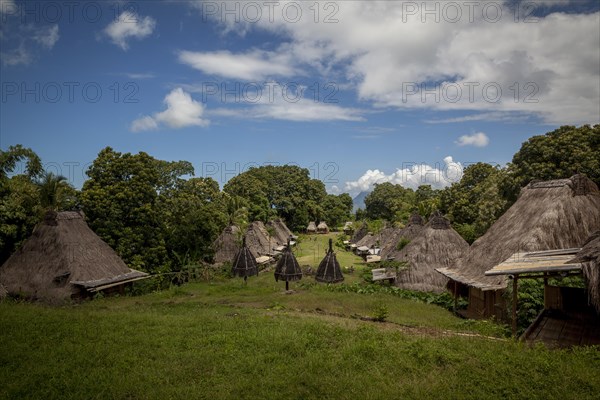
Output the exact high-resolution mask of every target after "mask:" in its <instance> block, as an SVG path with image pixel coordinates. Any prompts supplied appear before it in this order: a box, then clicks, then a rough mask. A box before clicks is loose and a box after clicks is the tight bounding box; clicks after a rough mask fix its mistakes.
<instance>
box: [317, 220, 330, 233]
mask: <svg viewBox="0 0 600 400" xmlns="http://www.w3.org/2000/svg"><path fill="white" fill-rule="evenodd" d="M317 232H319V233H329V227H328V226H327V224H326V223H325V222H324V221H321V222H320V223H319V225H317Z"/></svg>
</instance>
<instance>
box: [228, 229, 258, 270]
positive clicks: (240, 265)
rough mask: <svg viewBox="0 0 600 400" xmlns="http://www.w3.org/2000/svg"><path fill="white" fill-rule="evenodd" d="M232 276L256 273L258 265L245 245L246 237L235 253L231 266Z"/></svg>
mask: <svg viewBox="0 0 600 400" xmlns="http://www.w3.org/2000/svg"><path fill="white" fill-rule="evenodd" d="M231 273H232V274H233V276H239V277H241V278H247V277H249V276H252V275H258V266H257V265H256V259H255V258H254V256H253V255H252V253H251V252H250V250H249V249H248V247H247V246H246V239H245V238H244V240H243V242H242V248H241V249H240V250H239V251H238V253H237V254H236V255H235V258H234V260H233V265H232V266H231Z"/></svg>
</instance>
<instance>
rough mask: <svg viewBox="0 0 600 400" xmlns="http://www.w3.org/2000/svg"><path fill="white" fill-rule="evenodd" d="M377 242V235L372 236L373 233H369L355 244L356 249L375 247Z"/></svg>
mask: <svg viewBox="0 0 600 400" xmlns="http://www.w3.org/2000/svg"><path fill="white" fill-rule="evenodd" d="M378 240H379V236H378V235H374V234H373V233H371V232H369V233H367V234H366V235H365V236H363V238H362V239H360V240H359V241H358V242H356V247H357V248H358V247H368V248H371V246H375V245H376V244H377V241H378Z"/></svg>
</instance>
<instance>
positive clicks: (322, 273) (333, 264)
mask: <svg viewBox="0 0 600 400" xmlns="http://www.w3.org/2000/svg"><path fill="white" fill-rule="evenodd" d="M332 243H333V240H332V239H329V250H328V251H327V254H326V255H325V258H323V260H322V261H321V263H320V264H319V268H318V269H317V274H316V275H315V280H316V281H317V282H323V283H337V282H342V281H343V280H344V275H342V269H341V268H340V263H339V262H338V260H337V258H336V257H335V253H334V252H333V244H332Z"/></svg>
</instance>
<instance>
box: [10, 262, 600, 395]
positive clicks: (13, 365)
mask: <svg viewBox="0 0 600 400" xmlns="http://www.w3.org/2000/svg"><path fill="white" fill-rule="evenodd" d="M292 288H293V289H294V290H295V293H293V294H285V293H284V291H283V284H282V283H281V282H279V283H276V282H275V280H274V278H273V274H272V273H264V274H261V276H259V277H257V278H251V279H249V280H248V284H247V286H245V285H243V283H242V280H241V279H232V280H222V281H214V282H211V283H193V284H188V285H185V286H182V287H176V288H172V289H170V290H166V291H163V292H157V293H153V294H149V295H145V296H140V297H117V298H104V299H97V300H94V301H90V302H86V303H83V304H78V305H77V304H76V305H65V306H63V307H54V308H52V307H47V306H44V305H40V304H29V303H16V302H4V303H0V382H1V384H0V398H10V399H13V398H15V399H16V398H18V399H28V398H29V399H56V398H61V399H63V398H67V399H69V398H71V399H111V398H114V399H172V398H173V399H178V398H185V399H202V398H207V399H271V398H272V399H396V398H403V399H406V398H408V399H410V398H414V399H423V398H433V399H438V398H444V399H489V398H491V399H493V398H498V399H505V398H527V399H554V398H556V399H592V398H596V396H597V394H598V392H599V391H600V351H598V349H597V348H581V349H575V350H559V351H550V350H546V349H545V348H543V347H534V348H528V347H526V346H524V345H522V344H520V343H517V342H515V341H513V340H512V339H507V338H504V337H503V335H502V333H503V330H502V329H499V328H498V327H497V326H496V325H495V324H492V323H490V322H485V321H477V322H475V321H465V320H461V319H458V318H456V317H454V316H453V315H452V314H451V313H450V312H448V311H446V310H444V309H442V308H440V307H437V306H433V305H430V304H424V303H421V302H416V301H412V300H407V299H402V298H398V297H395V296H392V295H389V294H385V293H373V294H358V293H342V292H332V291H330V290H328V289H327V287H326V286H324V285H315V284H312V283H311V279H310V278H305V279H303V281H301V282H294V283H292ZM382 306H384V307H385V309H386V311H387V315H386V318H385V319H386V321H388V322H386V323H377V322H371V321H365V320H362V319H360V317H366V316H370V317H373V316H376V315H377V312H378V309H379V310H380V309H381V307H382Z"/></svg>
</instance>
